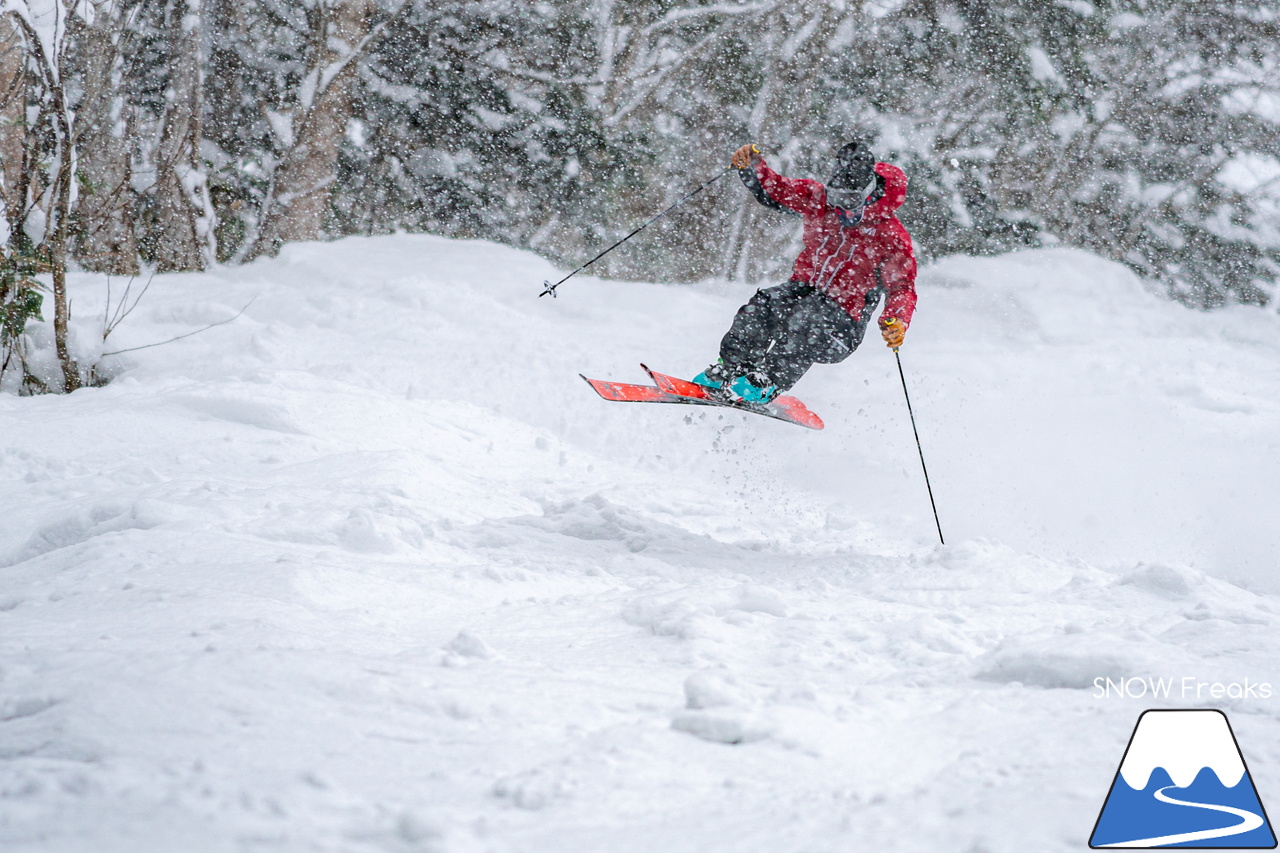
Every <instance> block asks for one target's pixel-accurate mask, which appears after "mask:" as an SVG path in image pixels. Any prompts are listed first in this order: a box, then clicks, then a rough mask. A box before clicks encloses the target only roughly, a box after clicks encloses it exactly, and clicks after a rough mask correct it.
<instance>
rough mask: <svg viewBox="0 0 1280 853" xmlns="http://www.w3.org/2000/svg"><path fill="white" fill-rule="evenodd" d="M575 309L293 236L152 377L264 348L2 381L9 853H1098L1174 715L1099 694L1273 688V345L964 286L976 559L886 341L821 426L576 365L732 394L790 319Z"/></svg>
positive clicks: (116, 342) (1242, 327)
mask: <svg viewBox="0 0 1280 853" xmlns="http://www.w3.org/2000/svg"><path fill="white" fill-rule="evenodd" d="M554 277H558V276H555V275H554V271H553V270H552V269H551V268H550V267H549V265H548V264H547V263H546V262H544V261H542V260H540V259H538V258H536V257H534V256H532V255H530V254H528V253H523V252H519V251H516V250H514V249H510V248H506V247H502V246H496V245H493V244H490V243H483V242H475V241H449V240H444V239H440V238H434V237H421V236H396V237H385V238H370V239H351V240H345V241H342V242H339V243H332V244H297V245H291V246H288V247H286V249H285V251H284V252H283V253H282V254H281V256H280V257H279V258H276V259H273V260H264V261H261V262H258V263H255V264H253V265H250V266H247V267H241V268H235V269H227V268H220V269H215V270H213V271H212V272H210V273H207V274H204V275H199V276H194V275H188V276H178V275H174V276H157V277H156V279H155V282H154V284H153V285H152V287H151V289H150V290H149V291H148V294H147V297H146V299H145V300H144V301H143V303H142V304H141V305H140V306H139V308H138V310H137V311H136V312H134V314H133V315H131V317H130V320H129V321H128V323H126V324H125V325H123V326H121V327H120V328H118V329H117V330H116V331H115V332H114V333H113V335H112V338H111V343H112V347H113V348H116V349H124V348H128V347H135V346H142V345H145V344H150V343H154V342H156V341H161V340H166V339H169V338H173V337H175V336H177V335H181V334H185V333H186V332H190V331H193V330H194V329H196V328H199V327H200V326H202V325H206V324H208V323H211V322H217V321H220V320H225V319H227V318H230V317H234V316H235V315H236V313H237V312H239V311H240V310H241V308H243V307H244V306H245V305H246V304H248V305H249V307H248V309H247V310H245V311H244V313H243V315H242V316H240V317H239V318H238V319H235V320H234V321H233V322H230V323H227V324H225V325H220V326H217V327H215V328H211V329H209V330H207V331H205V332H202V333H200V334H197V335H194V336H191V337H186V338H183V339H182V340H180V341H177V342H174V343H172V344H168V345H166V346H164V347H157V348H151V349H143V350H138V351H137V352H135V353H130V354H128V355H124V356H120V357H116V358H114V359H113V360H112V361H111V363H110V364H109V365H107V367H108V368H109V369H110V370H111V372H112V373H113V374H114V375H116V376H117V377H118V378H116V379H115V381H113V382H112V383H111V384H109V385H107V386H106V387H102V388H92V389H85V390H83V391H79V392H77V393H75V394H73V395H71V396H69V397H66V398H52V397H47V398H28V399H19V398H16V397H11V396H0V423H2V426H0V435H3V436H4V442H3V447H0V474H2V475H3V478H4V481H5V488H4V489H0V517H2V518H4V519H5V524H4V525H0V566H3V576H2V579H0V625H2V628H3V629H2V630H0V688H2V690H0V693H2V694H3V696H2V697H0V759H2V760H0V797H3V800H4V802H5V804H6V805H5V817H4V820H0V847H3V849H5V850H6V851H9V850H13V851H33V853H34V851H41V853H44V851H58V853H61V851H67V853H70V851H83V850H94V851H103V853H115V851H133V850H150V849H171V848H181V849H183V850H185V851H191V853H201V851H206V850H207V851H211V853H212V851H220V850H227V849H252V848H256V847H265V846H270V847H276V848H280V849H296V850H302V849H315V850H350V851H355V853H366V851H367V853H375V851H386V850H411V849H422V850H442V851H443V850H448V851H481V850H483V851H495V853H504V851H513V850H520V851H539V850H546V851H553V850H556V851H558V850H565V849H582V850H610V851H646V850H663V851H695V850H696V851H708V850H743V849H770V850H778V849H806V850H814V851H837V850H849V849H870V850H904V851H915V850H937V849H973V850H978V849H989V850H1027V849H1035V850H1042V851H1047V853H1058V851H1069V850H1075V849H1077V848H1078V847H1079V843H1080V839H1081V838H1083V837H1085V835H1086V833H1087V831H1088V828H1089V826H1091V825H1092V822H1093V820H1094V818H1095V817H1096V810H1097V807H1098V804H1099V802H1100V798H1101V797H1102V796H1104V795H1105V787H1106V780H1107V779H1109V778H1111V776H1112V774H1113V773H1114V770H1115V766H1116V761H1117V758H1118V756H1119V751H1120V750H1121V749H1122V748H1123V743H1124V737H1125V735H1126V734H1127V733H1128V732H1129V731H1130V730H1131V728H1132V725H1133V718H1134V715H1135V714H1136V713H1137V712H1138V711H1140V710H1141V709H1142V707H1145V706H1144V705H1142V704H1141V701H1140V700H1124V699H1114V698H1113V699H1107V700H1104V699H1099V698H1097V697H1096V696H1095V695H1094V694H1095V692H1096V691H1094V690H1091V689H1086V688H1090V687H1092V686H1093V684H1094V679H1096V678H1099V677H1101V678H1104V679H1105V678H1108V677H1111V678H1117V677H1129V676H1140V677H1167V678H1181V677H1183V676H1190V677H1194V678H1195V679H1199V680H1202V681H1205V682H1226V681H1236V682H1240V681H1243V680H1244V679H1246V678H1247V679H1251V682H1252V683H1257V682H1269V683H1271V684H1273V685H1275V684H1280V669H1277V667H1278V666H1280V664H1278V663H1277V662H1278V661H1280V640H1278V639H1277V637H1280V632H1277V630H1276V628H1277V627H1278V625H1280V603H1278V602H1277V601H1276V599H1275V597H1274V595H1273V591H1274V590H1275V589H1276V583H1277V578H1276V577H1275V574H1274V567H1275V566H1276V565H1278V564H1280V540H1277V538H1276V537H1274V536H1272V535H1271V530H1272V528H1273V527H1274V507H1275V501H1274V497H1275V483H1277V482H1280V454H1277V453H1276V452H1275V450H1276V447H1275V436H1276V435H1280V402H1277V401H1280V351H1278V350H1280V335H1278V334H1277V331H1280V329H1278V328H1277V326H1278V325H1280V321H1278V320H1277V318H1276V317H1274V316H1271V315H1268V314H1264V313H1263V312H1259V311H1256V310H1245V309H1230V310H1226V311H1221V312H1216V313H1213V314H1203V313H1197V312H1191V311H1187V310H1185V309H1183V308H1181V307H1179V306H1176V305H1172V304H1170V303H1168V302H1165V301H1163V300H1161V299H1160V298H1158V297H1156V296H1154V295H1152V294H1150V293H1148V292H1147V291H1146V290H1145V289H1144V288H1143V286H1142V283H1141V282H1139V281H1138V280H1136V279H1135V278H1134V277H1133V276H1132V275H1131V274H1130V273H1128V272H1127V271H1126V270H1124V269H1123V268H1121V267H1118V266H1116V265H1114V264H1109V263H1106V262H1104V261H1101V260H1099V259H1097V258H1093V257H1091V256H1088V255H1085V254H1083V253H1079V252H1072V251H1066V250H1052V251H1036V252H1023V253H1018V254H1015V255H1010V256H1006V257H1002V258H986V259H974V258H949V259H944V260H942V261H940V262H938V263H937V264H935V265H933V266H931V267H929V268H928V269H926V270H925V271H924V272H923V274H922V276H921V283H920V309H919V313H918V315H917V318H916V320H915V322H914V323H913V326H912V329H911V332H910V334H909V335H908V338H907V343H906V345H905V346H904V347H903V349H902V352H901V355H902V362H903V367H904V370H905V372H906V376H907V381H908V382H909V383H910V386H911V394H912V401H913V403H914V405H915V407H916V414H917V416H918V419H919V426H920V433H921V441H922V443H923V447H924V451H925V453H926V454H927V457H928V463H929V470H930V473H931V475H932V476H933V484H934V492H935V495H936V497H937V500H938V507H939V512H940V515H941V522H942V526H943V529H944V531H945V532H946V535H947V542H948V543H949V544H947V545H945V546H943V545H941V544H939V543H938V542H937V537H936V534H935V531H934V522H933V516H932V513H931V511H930V509H929V505H928V496H927V494H926V493H925V490H924V486H923V483H922V481H921V479H920V473H919V459H918V457H917V455H916V453H917V450H916V445H915V441H914V439H913V437H912V433H911V425H910V423H909V421H908V420H907V416H906V410H905V406H904V405H903V401H902V388H901V386H900V384H899V378H898V373H897V368H896V365H895V362H894V360H893V359H892V357H891V356H890V354H889V353H888V352H887V351H886V350H885V349H884V348H883V347H881V346H878V345H877V344H876V343H875V342H874V341H868V342H867V344H866V345H865V346H864V348H863V350H862V351H860V352H859V353H857V354H856V355H855V356H854V357H853V358H852V359H850V360H849V361H848V362H846V363H845V364H843V365H840V366H836V367H826V366H820V367H817V368H815V369H814V370H813V371H812V372H811V373H810V374H809V375H808V376H806V377H805V378H804V379H803V381H802V382H801V384H800V385H799V386H797V388H796V393H797V394H798V395H799V396H801V397H802V398H803V399H804V400H805V401H806V402H807V403H808V404H809V405H810V406H811V407H812V408H813V409H814V410H815V411H817V412H819V413H821V414H822V416H823V418H824V420H825V421H826V423H827V428H826V429H825V430H824V431H822V432H810V431H805V430H799V429H796V428H795V427H792V426H789V425H786V424H782V423H777V422H774V421H770V420H767V419H764V418H759V417H754V416H751V415H747V414H743V413H738V412H730V411H719V410H714V411H711V410H708V411H702V410H690V409H689V408H686V407H667V406H622V405H617V404H610V403H605V402H603V401H601V400H600V399H598V398H597V397H596V396H595V395H594V394H592V393H591V392H590V390H589V389H588V388H587V387H586V386H585V385H584V384H583V383H582V381H581V380H580V379H579V378H578V376H577V374H578V373H586V374H587V375H591V376H598V377H601V378H609V379H617V380H621V381H640V380H642V378H643V375H642V373H641V371H640V369H639V367H638V365H639V363H640V362H641V361H644V362H646V363H648V364H651V365H653V366H654V367H655V368H657V369H662V370H666V371H669V372H672V373H677V374H686V375H687V374H690V373H693V372H694V371H696V370H699V369H701V368H702V367H704V366H705V365H706V364H707V363H708V362H709V361H710V360H711V358H712V357H713V356H714V351H715V346H716V342H717V341H718V339H719V336H720V335H721V334H722V333H723V330H724V328H725V326H726V325H727V323H728V321H729V319H730V317H731V316H732V314H733V312H734V311H735V310H736V308H737V307H738V305H739V304H740V303H741V302H742V301H743V300H744V299H745V298H746V296H747V295H749V293H750V290H751V288H750V287H746V286H738V285H728V284H724V283H717V282H710V283H706V284H704V285H698V286H677V285H663V284H635V283H621V282H606V281H601V280H598V279H592V278H590V277H583V276H580V277H578V278H575V279H573V280H571V281H570V282H568V283H566V284H565V285H564V286H562V287H561V289H560V298H559V299H556V300H549V299H542V300H540V299H538V298H537V293H538V292H539V290H540V282H541V281H542V280H543V279H548V278H554ZM71 288H72V296H73V300H74V302H73V304H74V306H75V312H76V316H75V325H74V327H73V344H74V346H75V348H76V351H77V352H78V353H79V354H80V355H81V356H82V357H86V356H89V355H91V354H92V353H94V352H95V351H100V350H101V348H102V347H101V341H100V333H99V332H98V331H97V330H98V329H99V328H100V326H99V320H100V317H101V315H102V313H103V311H104V310H105V308H106V306H105V305H104V304H103V299H104V296H105V292H106V290H105V287H104V286H103V281H102V280H101V279H100V278H98V277H95V276H88V275H80V276H73V279H72V282H71ZM117 292H118V289H117ZM250 303H252V304H250ZM1147 701H1149V700H1147ZM1167 701H1168V702H1170V703H1172V702H1174V701H1175V700H1174V699H1169V700H1167ZM1187 701H1195V700H1194V699H1188V700H1187ZM1199 701H1201V702H1203V701H1204V699H1203V698H1201V699H1200V700H1199ZM1222 701H1224V702H1227V703H1229V704H1230V705H1231V706H1232V708H1233V709H1238V710H1239V711H1240V712H1241V713H1239V714H1238V715H1235V711H1234V710H1233V722H1234V721H1237V719H1238V721H1239V722H1238V731H1240V732H1241V739H1242V743H1246V741H1247V743H1248V744H1253V745H1254V746H1253V747H1252V748H1254V749H1257V750H1260V751H1261V753H1262V754H1261V756H1260V758H1262V759H1266V758H1268V756H1269V754H1268V753H1267V752H1266V750H1267V749H1268V747H1267V746H1266V744H1269V743H1280V737H1278V736H1277V735H1280V731H1278V730H1277V725H1278V723H1277V719H1278V718H1277V716H1276V714H1275V713H1274V712H1272V711H1271V710H1270V706H1269V705H1266V704H1265V703H1264V700H1261V699H1256V698H1244V699H1241V698H1228V699H1224V700H1222ZM729 744H732V745H736V746H737V747H738V748H733V749H728V748H726V745H729ZM1249 748H1250V747H1249V746H1246V749H1249ZM1272 752H1274V750H1272ZM1270 757H1273V758H1274V757H1275V756H1270ZM1045 802H1052V803H1054V804H1055V807H1054V808H1053V809H1052V810H1050V811H1049V812H1046V811H1045V810H1044V808H1043V803H1045Z"/></svg>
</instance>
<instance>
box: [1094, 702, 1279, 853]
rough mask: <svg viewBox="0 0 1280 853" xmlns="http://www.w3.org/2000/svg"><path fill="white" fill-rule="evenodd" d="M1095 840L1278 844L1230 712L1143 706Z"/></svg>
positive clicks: (1112, 844)
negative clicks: (1238, 740) (1156, 708)
mask: <svg viewBox="0 0 1280 853" xmlns="http://www.w3.org/2000/svg"><path fill="white" fill-rule="evenodd" d="M1089 846H1090V847H1092V848H1094V849H1108V848H1119V847H1125V848H1130V849H1134V848H1137V849H1153V848H1157V847H1189V848H1222V847H1226V848H1231V849H1237V850H1238V849H1272V848H1274V847H1275V846H1276V836H1275V833H1273V832H1272V831H1271V823H1270V821H1268V820H1267V813H1266V811H1265V810H1264V809H1263V808H1262V801H1261V800H1260V799H1258V791H1257V789H1256V788H1254V786H1253V778H1252V777H1251V776H1250V775H1249V768H1248V767H1246V766H1245V763H1244V756H1243V755H1242V754H1241V753H1240V746H1239V744H1237V743H1236V736H1235V734H1234V733H1233V732H1232V731H1231V724H1230V723H1228V722H1227V715H1226V714H1224V713H1222V712H1221V711H1213V710H1179V711H1143V712H1142V716H1140V717H1138V724H1137V725H1136V726H1135V727H1134V729H1133V735H1132V736H1131V737H1130V738H1129V746H1128V747H1126V748H1125V751H1124V758H1122V759H1121V760H1120V769H1119V770H1117V771H1116V777H1115V779H1114V780H1112V782H1111V790H1110V791H1109V792H1108V793H1107V799H1106V802H1105V803H1103V805H1102V811H1101V812H1100V813H1099V814H1098V821H1097V823H1095V824H1094V827H1093V835H1092V836H1091V837H1090V838H1089Z"/></svg>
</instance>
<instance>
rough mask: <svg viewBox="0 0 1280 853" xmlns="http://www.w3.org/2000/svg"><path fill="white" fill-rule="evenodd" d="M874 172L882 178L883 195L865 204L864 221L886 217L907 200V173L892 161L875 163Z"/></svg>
mask: <svg viewBox="0 0 1280 853" xmlns="http://www.w3.org/2000/svg"><path fill="white" fill-rule="evenodd" d="M876 174H877V175H879V176H880V177H882V178H884V195H883V196H881V197H880V199H879V200H878V201H876V202H875V203H874V204H870V205H867V209H866V212H865V213H863V214H862V220H863V221H864V222H868V221H876V220H882V219H888V218H889V217H891V216H893V214H894V211H896V210H897V209H898V208H900V207H902V203H903V202H904V201H906V200H907V173H906V172H904V171H902V170H901V169H899V168H898V167H897V166H894V165H893V164H892V163H876Z"/></svg>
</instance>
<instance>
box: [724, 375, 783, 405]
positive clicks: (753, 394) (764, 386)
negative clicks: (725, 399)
mask: <svg viewBox="0 0 1280 853" xmlns="http://www.w3.org/2000/svg"><path fill="white" fill-rule="evenodd" d="M723 391H724V392H725V393H726V394H727V395H728V396H729V397H730V398H731V399H736V400H741V401H742V402H744V403H757V404H760V405H763V404H765V403H771V402H773V398H775V397H777V396H778V386H776V385H774V384H773V383H772V382H770V381H769V377H768V376H765V375H764V374H763V373H761V372H760V371H758V370H753V371H751V372H750V373H747V374H744V375H743V376H739V377H736V378H735V379H733V380H732V381H730V382H729V383H728V384H727V385H725V386H723Z"/></svg>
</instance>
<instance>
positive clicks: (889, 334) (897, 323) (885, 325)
mask: <svg viewBox="0 0 1280 853" xmlns="http://www.w3.org/2000/svg"><path fill="white" fill-rule="evenodd" d="M880 336H881V337H883V338H884V342H885V343H886V344H888V345H889V347H891V348H892V349H897V348H898V347H900V346H902V339H903V338H905V337H906V336H907V327H906V326H905V325H903V323H902V321H901V320H897V319H894V318H893V317H888V318H885V317H881V318H880Z"/></svg>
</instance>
